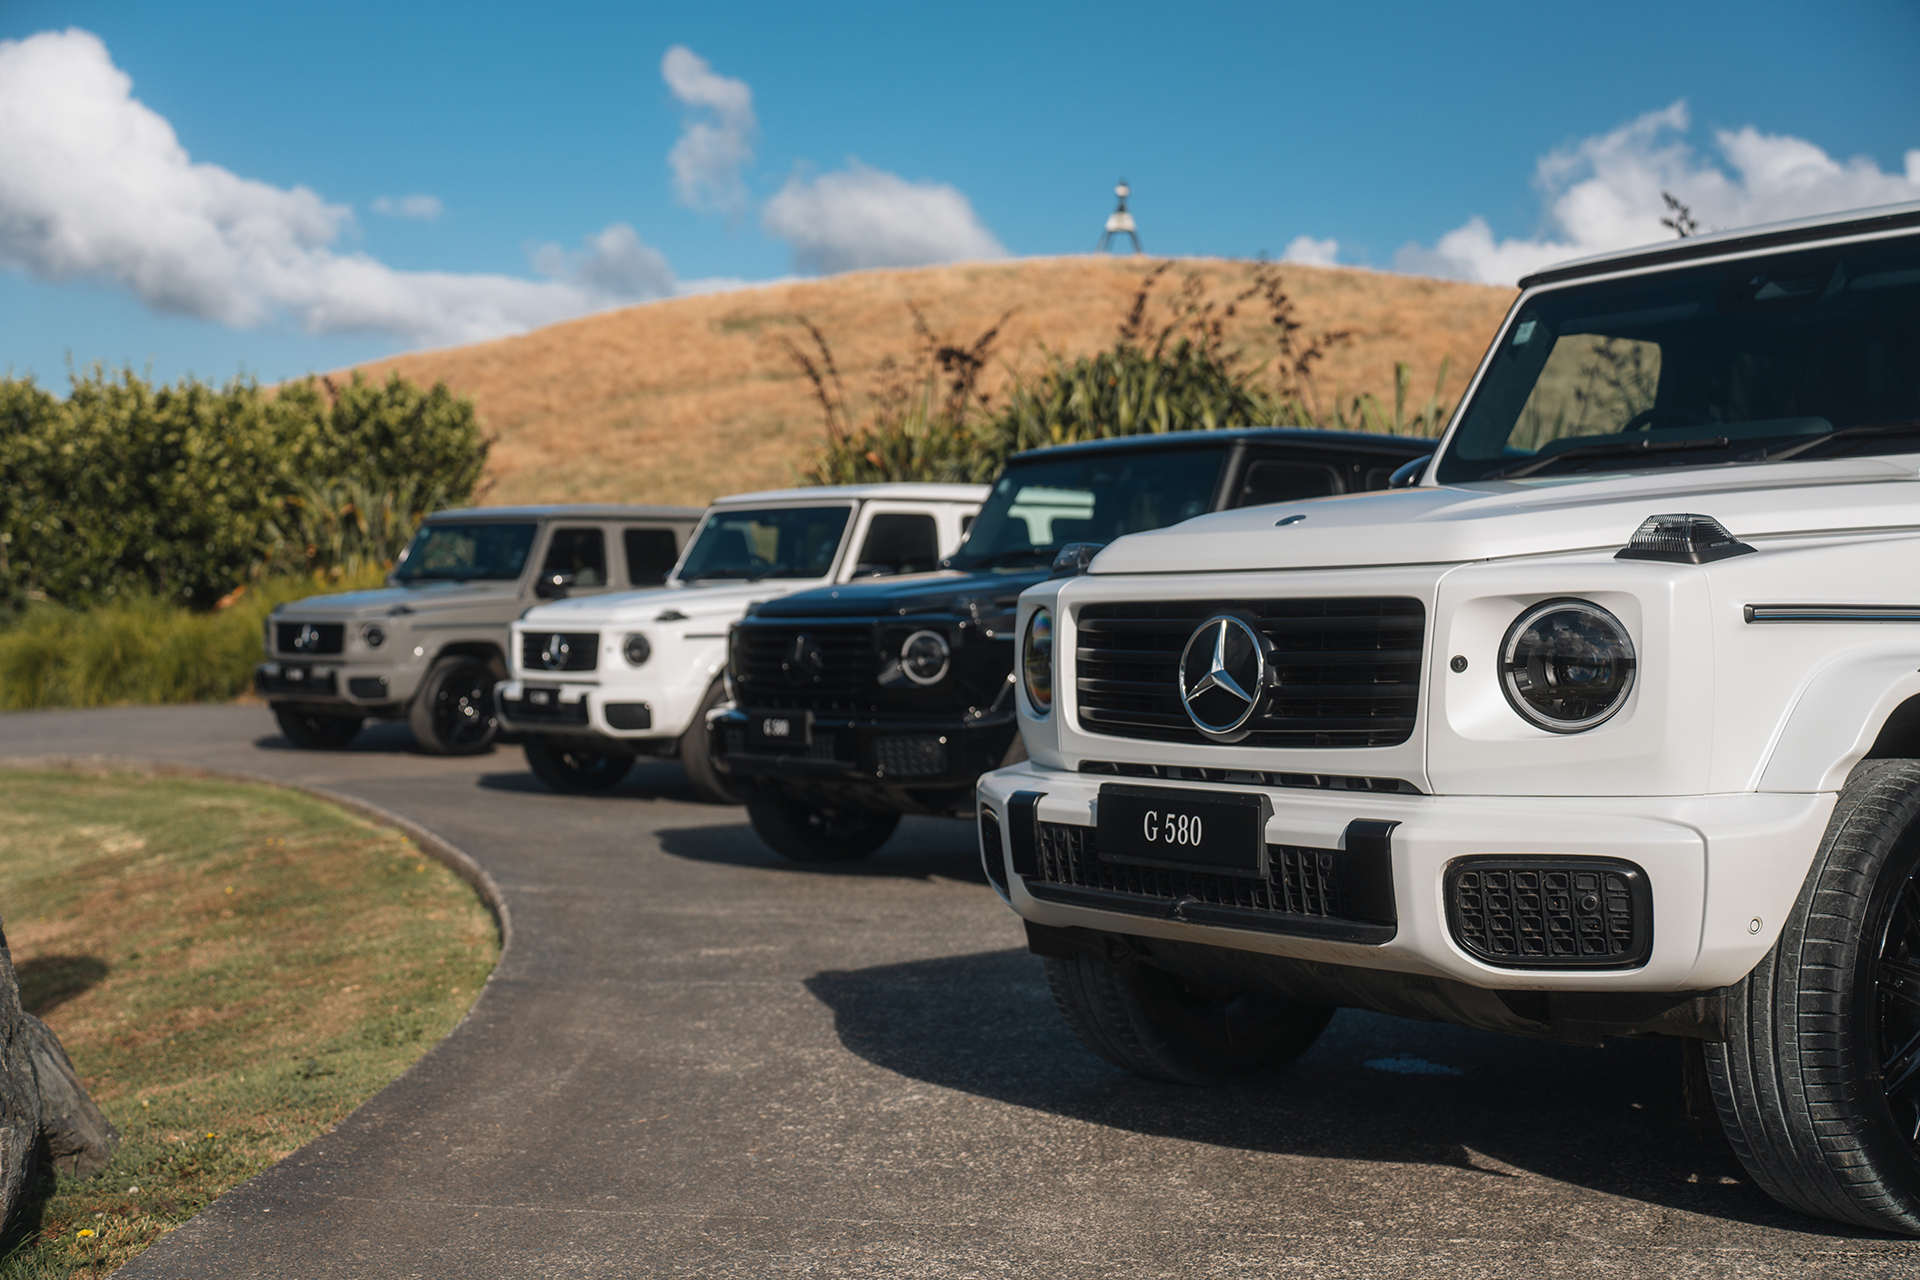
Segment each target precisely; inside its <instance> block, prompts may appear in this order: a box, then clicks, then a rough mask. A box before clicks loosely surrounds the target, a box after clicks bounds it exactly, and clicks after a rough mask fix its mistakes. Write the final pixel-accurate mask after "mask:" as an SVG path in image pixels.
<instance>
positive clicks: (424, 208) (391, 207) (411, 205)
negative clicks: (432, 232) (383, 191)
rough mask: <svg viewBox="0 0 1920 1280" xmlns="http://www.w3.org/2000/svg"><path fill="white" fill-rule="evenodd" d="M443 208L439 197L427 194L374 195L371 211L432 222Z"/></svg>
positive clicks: (387, 215) (389, 216) (390, 216)
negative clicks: (396, 196) (397, 196)
mask: <svg viewBox="0 0 1920 1280" xmlns="http://www.w3.org/2000/svg"><path fill="white" fill-rule="evenodd" d="M443 208H445V206H444V205H442V204H441V203H440V200H439V197H437V196H427V195H411V196H400V197H399V198H397V199H396V198H395V197H393V196H376V197H374V201H373V211H374V212H375V213H378V214H381V215H383V216H385V217H388V218H413V219H415V220H417V221H420V222H432V221H433V220H434V219H435V218H438V217H439V216H440V213H441V210H442V209H443Z"/></svg>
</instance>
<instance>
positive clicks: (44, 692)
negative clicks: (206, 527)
mask: <svg viewBox="0 0 1920 1280" xmlns="http://www.w3.org/2000/svg"><path fill="white" fill-rule="evenodd" d="M383 576H384V575H383V571H382V570H380V569H379V568H378V567H365V568H362V569H361V570H359V571H358V572H356V573H350V574H349V573H341V574H309V575H304V576H300V577H292V576H288V577H277V578H263V579H261V580H260V581H259V582H256V583H254V584H252V585H251V586H248V587H246V588H243V589H242V590H241V591H240V592H239V593H238V595H237V596H236V597H235V598H234V600H233V601H232V603H231V604H229V605H227V607H225V608H221V609H215V610H205V611H196V610H192V609H188V608H186V607H184V606H182V605H180V604H177V603H174V602H173V601H171V600H166V599H162V598H160V597H157V596H154V595H151V594H147V593H143V592H126V593H123V594H121V595H120V596H119V597H117V598H116V599H113V600H111V601H108V602H105V603H102V604H97V605H94V606H92V607H89V608H84V609H69V608H66V607H64V606H62V605H57V604H32V605H29V606H28V607H27V608H26V609H25V610H24V611H23V612H21V613H20V614H18V615H17V616H16V617H15V619H14V621H13V623H12V625H10V626H8V627H6V628H5V629H0V711H28V710H34V709H38V708H46V707H101V706H113V705H116V704H122V703H172V702H214V701H224V700H226V699H229V698H233V697H235V696H237V695H239V694H241V693H244V692H245V691H246V690H247V688H248V686H249V685H250V684H251V683H252V679H253V664H254V663H256V662H258V661H260V659H261V658H262V656H264V655H263V648H262V642H261V636H262V634H263V630H262V629H263V628H264V627H265V625H266V619H267V615H268V614H269V613H271V612H272V611H273V607H274V606H275V605H277V604H280V603H282V602H284V601H288V600H297V599H299V598H301V597H302V596H310V595H315V594H318V593H321V592H329V591H346V590H352V589H354V588H357V587H371V586H378V585H379V583H380V581H381V578H382V577H383Z"/></svg>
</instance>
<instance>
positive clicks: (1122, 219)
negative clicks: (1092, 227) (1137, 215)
mask: <svg viewBox="0 0 1920 1280" xmlns="http://www.w3.org/2000/svg"><path fill="white" fill-rule="evenodd" d="M1132 190H1133V189H1132V188H1131V187H1129V186H1128V185H1127V180H1126V179H1125V178H1122V179H1120V185H1119V186H1117V187H1115V188H1114V189H1113V194H1114V195H1116V196H1118V197H1119V198H1120V205H1119V207H1118V208H1116V209H1115V210H1114V211H1113V212H1112V213H1110V214H1108V215H1107V229H1106V230H1105V231H1102V232H1101V233H1100V244H1099V246H1098V247H1097V248H1095V249H1094V252H1095V253H1105V252H1107V250H1108V247H1109V246H1111V245H1112V244H1113V241H1114V238H1115V237H1116V236H1125V237H1126V238H1127V239H1129V240H1131V241H1133V251H1134V252H1135V253H1139V252H1140V232H1139V229H1138V228H1137V227H1136V226H1135V225H1134V222H1133V215H1132V214H1130V213H1128V212H1127V196H1128V195H1130V194H1131V193H1132Z"/></svg>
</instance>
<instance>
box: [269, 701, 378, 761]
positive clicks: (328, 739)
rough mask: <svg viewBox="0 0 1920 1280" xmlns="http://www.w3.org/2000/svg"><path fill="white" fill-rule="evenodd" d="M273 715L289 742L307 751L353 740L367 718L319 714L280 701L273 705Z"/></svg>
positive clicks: (333, 747) (334, 747)
mask: <svg viewBox="0 0 1920 1280" xmlns="http://www.w3.org/2000/svg"><path fill="white" fill-rule="evenodd" d="M273 718H274V719H275V720H276V721H277V722H279V725H280V732H281V733H284V734H286V735H287V740H288V741H289V742H291V743H293V745H294V746H296V747H302V748H305V749H306V750H308V751H338V750H339V749H340V748H342V747H344V746H346V745H347V744H348V743H349V742H352V741H353V736H354V735H355V734H356V733H359V732H360V725H361V723H362V722H363V720H364V719H365V717H363V716H334V715H323V714H317V713H314V712H309V711H301V710H298V709H297V708H294V707H289V706H285V705H278V704H276V705H275V707H274V708H273Z"/></svg>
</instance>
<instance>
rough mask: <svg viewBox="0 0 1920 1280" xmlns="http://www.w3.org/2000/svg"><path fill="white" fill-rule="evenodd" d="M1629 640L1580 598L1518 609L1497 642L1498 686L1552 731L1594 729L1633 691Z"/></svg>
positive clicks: (1615, 623) (1515, 706) (1622, 629)
mask: <svg viewBox="0 0 1920 1280" xmlns="http://www.w3.org/2000/svg"><path fill="white" fill-rule="evenodd" d="M1633 668H1634V657H1633V641H1632V639H1631V638H1630V637H1628V635H1627V629H1626V628H1625V627H1624V626H1622V625H1621V624H1620V619H1618V618H1616V617H1614V616H1613V615H1612V614H1610V613H1608V612H1607V611H1606V610H1605V609H1602V608H1601V607H1600V606H1599V605H1597V604H1589V603H1587V602H1586V601H1585V600H1549V601H1546V602H1545V603H1544V604H1537V605H1535V606H1534V607H1533V608H1531V609H1529V610H1527V611H1526V612H1525V613H1523V614H1521V615H1520V617H1519V618H1518V619H1516V620H1515V622H1514V624H1513V626H1511V627H1509V628H1508V629H1507V638H1506V640H1504V641H1503V642H1502V643H1501V645H1500V687H1501V688H1502V689H1504V690H1505V691H1506V695H1507V701H1508V702H1510V703H1512V704H1513V709H1514V710H1515V711H1518V712H1519V713H1520V714H1521V715H1522V716H1523V717H1525V718H1526V719H1527V720H1529V721H1531V722H1532V723H1534V724H1537V725H1539V726H1540V727H1541V728H1542V729H1550V730H1552V731H1553V732H1555V733H1578V732H1580V730H1582V729H1591V728H1593V727H1594V726H1595V725H1597V724H1599V723H1600V722H1601V721H1603V720H1605V719H1606V718H1607V717H1608V716H1611V715H1612V714H1613V713H1614V712H1616V711H1618V710H1619V709H1620V708H1621V706H1622V705H1623V704H1625V702H1626V700H1627V693H1628V691H1629V690H1631V689H1632V688H1633Z"/></svg>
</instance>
